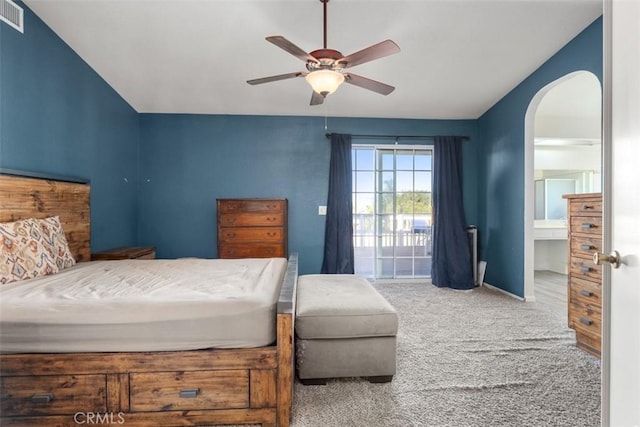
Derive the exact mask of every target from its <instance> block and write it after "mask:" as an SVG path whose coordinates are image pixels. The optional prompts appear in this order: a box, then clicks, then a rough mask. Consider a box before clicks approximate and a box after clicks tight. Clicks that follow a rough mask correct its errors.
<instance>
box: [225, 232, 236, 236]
mask: <svg viewBox="0 0 640 427" xmlns="http://www.w3.org/2000/svg"><path fill="white" fill-rule="evenodd" d="M227 237H236V233H233V232H228V233H227Z"/></svg>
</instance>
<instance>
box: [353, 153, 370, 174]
mask: <svg viewBox="0 0 640 427" xmlns="http://www.w3.org/2000/svg"><path fill="white" fill-rule="evenodd" d="M356 169H359V170H367V171H370V170H373V149H357V150H356Z"/></svg>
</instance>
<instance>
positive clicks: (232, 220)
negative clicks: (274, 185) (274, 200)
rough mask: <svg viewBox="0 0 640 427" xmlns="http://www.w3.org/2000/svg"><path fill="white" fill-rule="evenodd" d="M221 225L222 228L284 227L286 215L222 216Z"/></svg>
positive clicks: (244, 214) (240, 214)
mask: <svg viewBox="0 0 640 427" xmlns="http://www.w3.org/2000/svg"><path fill="white" fill-rule="evenodd" d="M219 225H220V226H221V227H256V226H258V227H260V226H262V227H264V226H267V227H268V226H283V225H284V215H283V214H281V213H238V214H235V213H233V214H231V213H230V214H222V215H220V223H219Z"/></svg>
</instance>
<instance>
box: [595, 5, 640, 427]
mask: <svg viewBox="0 0 640 427" xmlns="http://www.w3.org/2000/svg"><path fill="white" fill-rule="evenodd" d="M604 22H605V123H604V124H605V126H604V129H605V139H606V138H609V137H610V140H609V141H610V144H609V148H610V150H611V152H610V153H607V152H605V159H606V157H607V156H606V155H607V154H610V160H611V161H610V163H609V162H607V163H609V166H610V169H609V170H610V173H609V174H608V175H609V176H610V180H609V181H610V182H608V183H607V182H606V181H607V180H606V179H605V184H608V185H607V189H606V190H605V206H606V205H608V207H607V206H606V207H605V209H606V210H605V212H606V213H610V216H609V218H610V234H609V235H610V242H606V241H605V246H604V247H605V248H607V249H612V250H617V251H618V252H619V253H620V256H621V259H622V265H621V266H620V268H617V269H615V268H605V269H604V271H605V280H604V284H605V298H606V297H607V294H608V296H609V298H608V299H609V304H607V303H606V302H605V308H604V309H605V320H604V321H605V325H604V326H605V329H604V343H603V344H604V353H603V355H604V358H603V374H604V377H603V391H604V393H603V395H604V401H603V421H604V424H605V425H609V426H611V427H626V426H629V427H633V426H640V166H639V162H640V1H638V0H606V2H605V21H604ZM607 86H608V87H607ZM607 110H608V111H607ZM606 213H605V216H606ZM605 235H606V231H605ZM605 237H606V236H605ZM606 240H609V239H606ZM607 243H609V246H606V244H607ZM607 279H610V280H607ZM608 282H609V283H608ZM608 284H610V286H608ZM607 306H608V307H607ZM607 308H608V309H609V310H607ZM607 312H608V313H607ZM607 321H608V325H607Z"/></svg>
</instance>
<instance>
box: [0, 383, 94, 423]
mask: <svg viewBox="0 0 640 427" xmlns="http://www.w3.org/2000/svg"><path fill="white" fill-rule="evenodd" d="M0 381H2V383H1V384H0V401H1V408H2V411H1V412H2V415H3V416H20V415H23V416H27V415H28V416H31V415H64V414H75V413H76V412H105V411H106V398H105V395H106V393H105V391H106V378H105V376H104V375H64V376H57V375H56V376H20V377H2V378H0Z"/></svg>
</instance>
